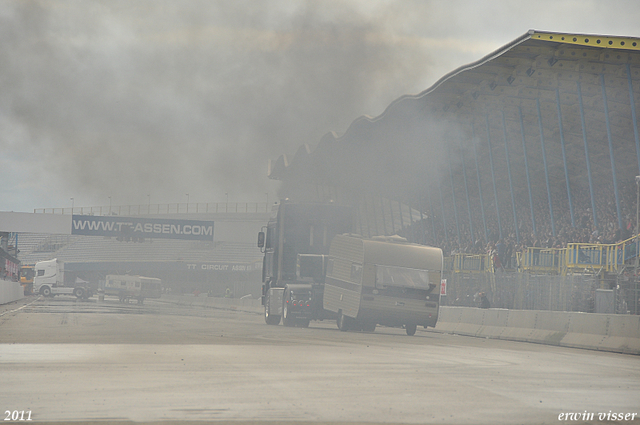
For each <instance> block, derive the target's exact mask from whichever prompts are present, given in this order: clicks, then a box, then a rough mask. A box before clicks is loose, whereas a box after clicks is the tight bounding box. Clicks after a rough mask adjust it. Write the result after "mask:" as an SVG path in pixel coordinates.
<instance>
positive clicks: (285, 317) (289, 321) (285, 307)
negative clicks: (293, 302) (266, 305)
mask: <svg viewBox="0 0 640 425" xmlns="http://www.w3.org/2000/svg"><path fill="white" fill-rule="evenodd" d="M282 324H283V325H285V326H294V325H295V320H294V318H293V317H291V312H290V311H289V304H287V303H286V302H284V303H282Z"/></svg>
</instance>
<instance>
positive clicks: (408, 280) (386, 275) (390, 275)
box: [376, 265, 429, 289]
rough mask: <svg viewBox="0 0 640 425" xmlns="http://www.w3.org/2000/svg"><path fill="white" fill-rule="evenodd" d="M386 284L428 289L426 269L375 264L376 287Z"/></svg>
mask: <svg viewBox="0 0 640 425" xmlns="http://www.w3.org/2000/svg"><path fill="white" fill-rule="evenodd" d="M387 286H394V287H403V288H417V289H429V272H428V271H427V270H418V269H409V268H405V267H392V266H380V265H376V288H379V289H384V288H385V287H387Z"/></svg>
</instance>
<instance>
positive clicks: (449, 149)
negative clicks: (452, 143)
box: [447, 143, 462, 245]
mask: <svg viewBox="0 0 640 425" xmlns="http://www.w3.org/2000/svg"><path fill="white" fill-rule="evenodd" d="M447 162H449V177H450V179H451V200H452V201H453V217H454V218H455V220H456V232H457V235H458V245H462V239H461V238H460V223H459V222H458V207H457V205H456V190H455V185H454V184H453V168H452V167H451V148H450V147H449V143H447Z"/></svg>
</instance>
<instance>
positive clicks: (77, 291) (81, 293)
mask: <svg viewBox="0 0 640 425" xmlns="http://www.w3.org/2000/svg"><path fill="white" fill-rule="evenodd" d="M73 295H75V296H76V298H82V297H84V289H83V288H76V289H74V290H73Z"/></svg>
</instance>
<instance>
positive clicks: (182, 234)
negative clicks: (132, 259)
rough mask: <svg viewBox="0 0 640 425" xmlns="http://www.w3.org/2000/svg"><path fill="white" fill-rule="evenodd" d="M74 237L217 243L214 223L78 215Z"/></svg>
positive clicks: (73, 227) (75, 221)
mask: <svg viewBox="0 0 640 425" xmlns="http://www.w3.org/2000/svg"><path fill="white" fill-rule="evenodd" d="M71 234H72V235H85V236H113V237H131V238H145V239H159V238H163V239H185V240H192V241H208V242H213V221H198V220H172V219H161V218H133V217H113V216H110V217H99V216H91V215H74V216H73V218H72V223H71Z"/></svg>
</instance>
